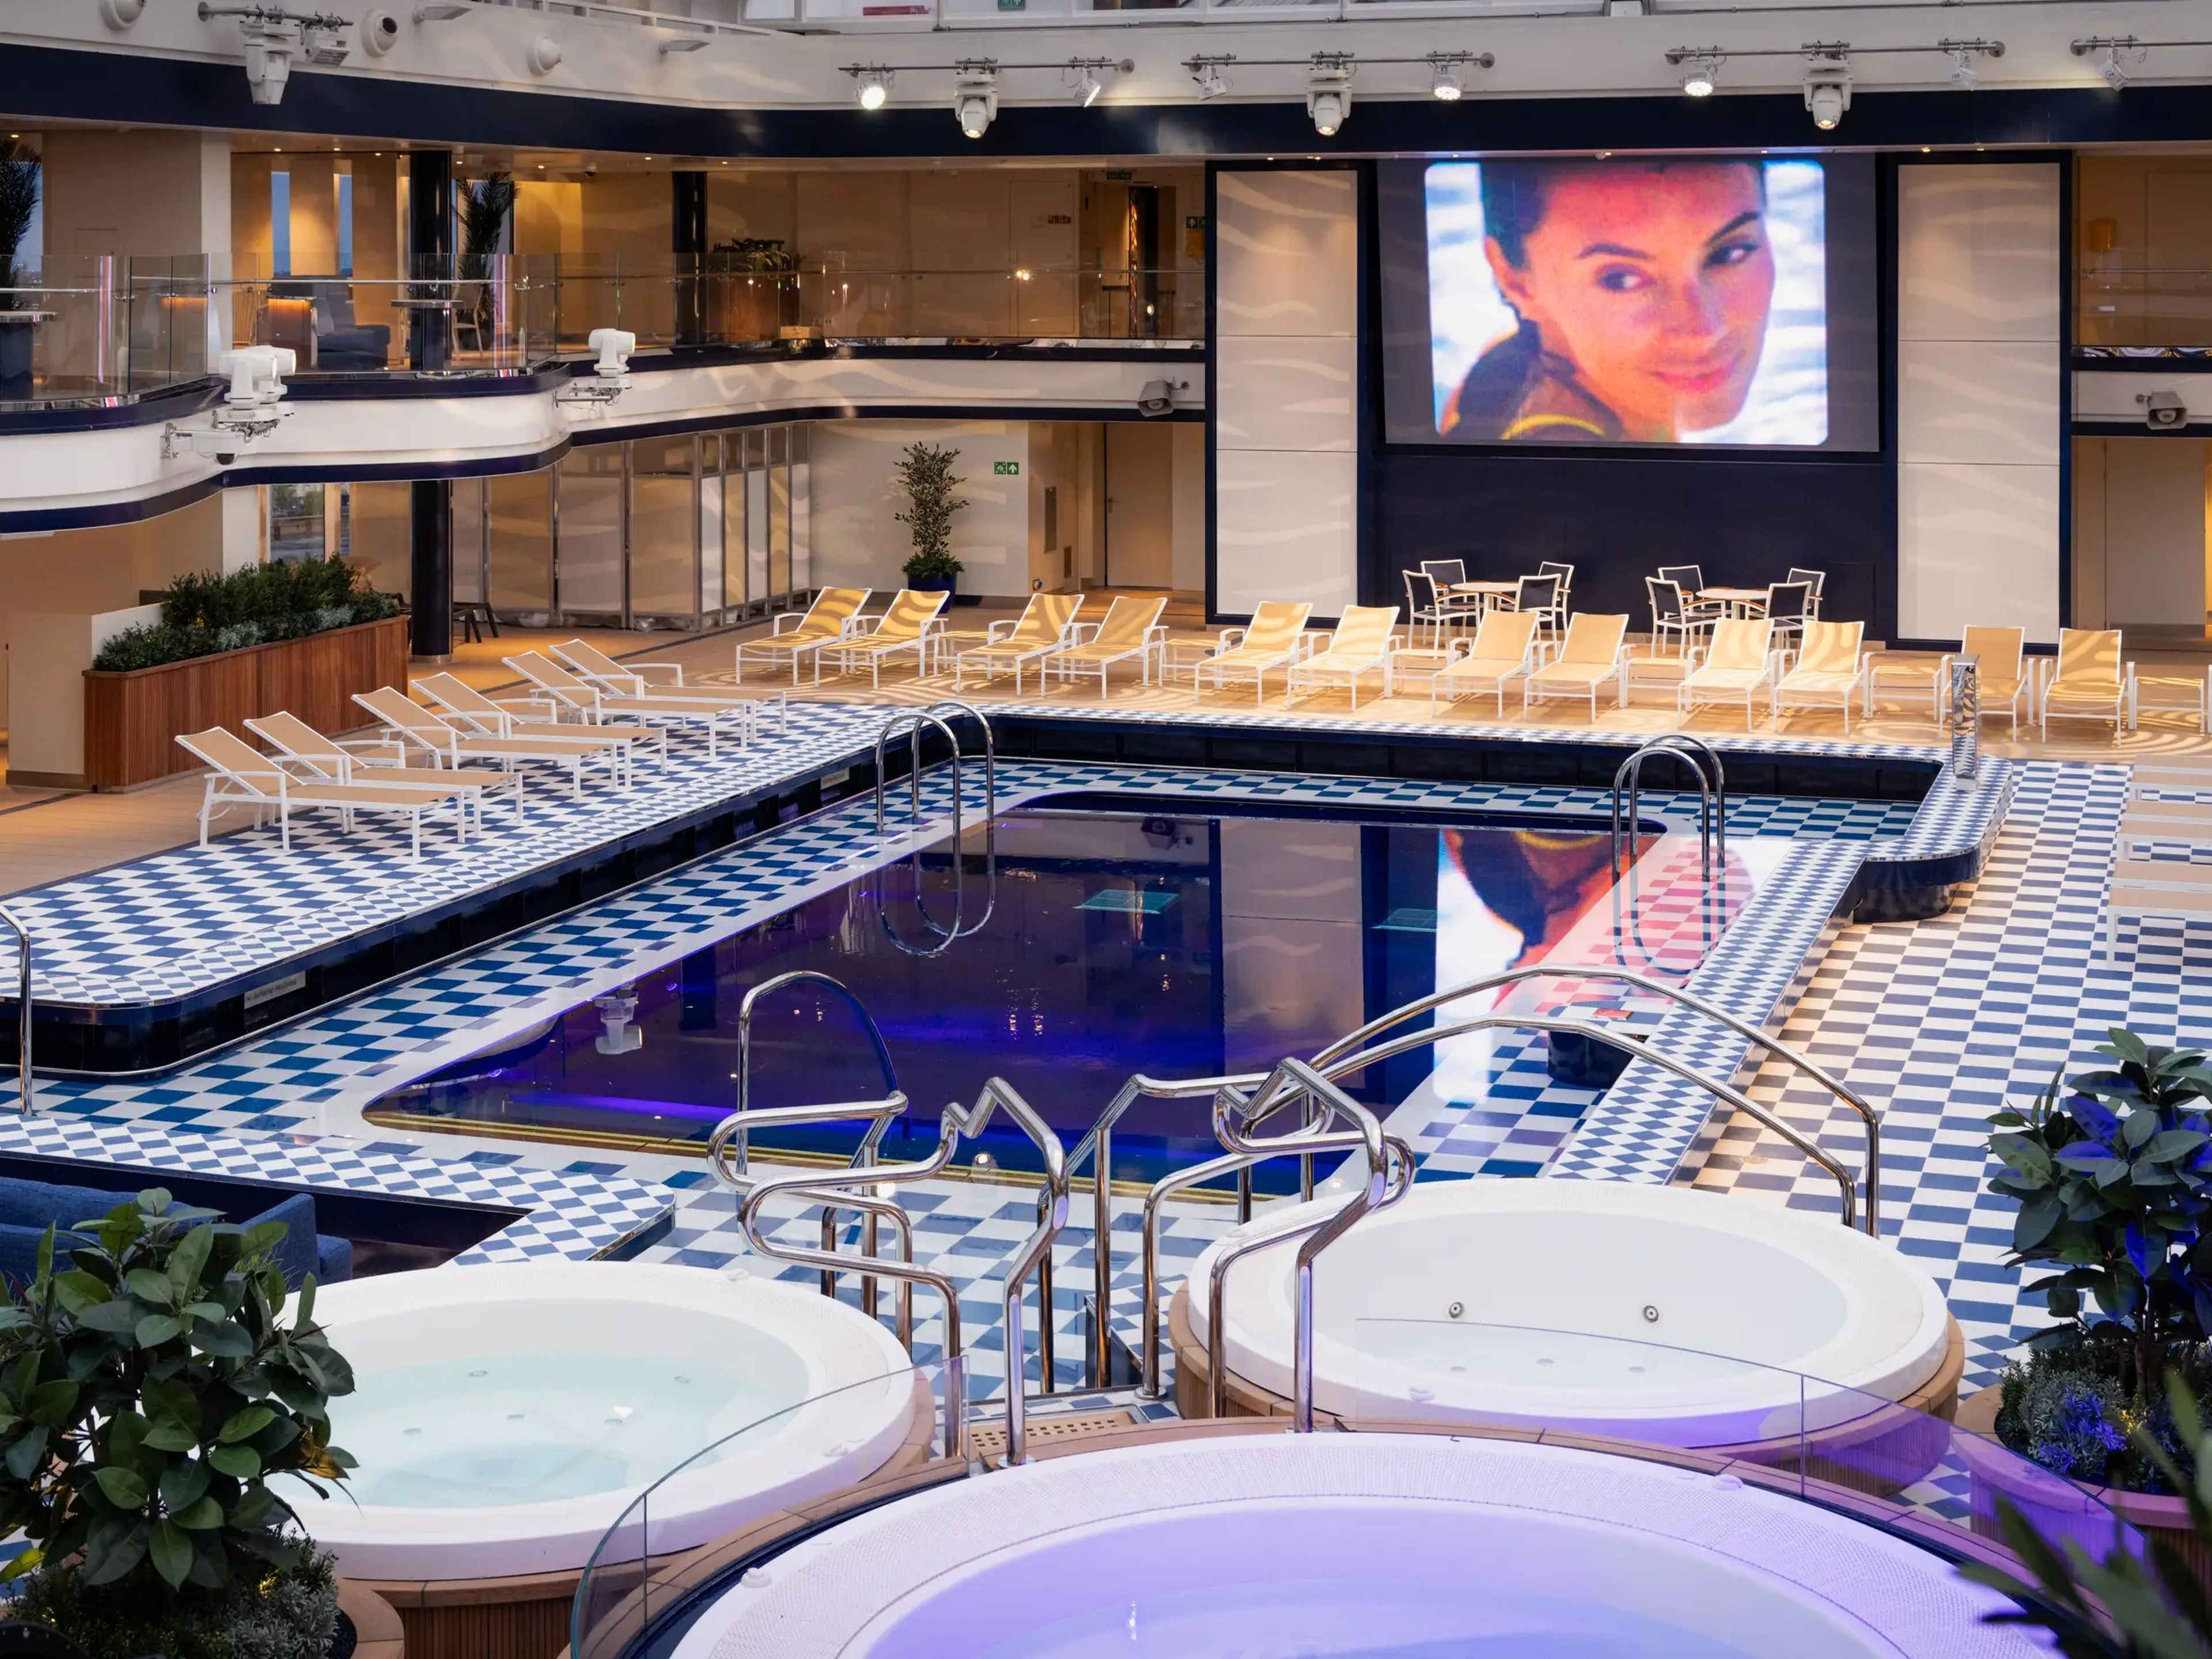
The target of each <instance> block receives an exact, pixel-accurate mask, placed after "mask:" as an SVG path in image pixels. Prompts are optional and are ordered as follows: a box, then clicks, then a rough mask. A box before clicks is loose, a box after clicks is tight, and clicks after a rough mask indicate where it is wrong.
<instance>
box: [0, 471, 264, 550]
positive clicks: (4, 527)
mask: <svg viewBox="0 0 2212 1659" xmlns="http://www.w3.org/2000/svg"><path fill="white" fill-rule="evenodd" d="M222 482H223V481H222V474H221V473H219V472H218V473H216V475H215V476H214V477H207V478H202V479H200V480H199V481H198V482H197V483H188V484H185V486H183V487H182V488H181V489H171V490H166V491H164V492H163V493H162V494H161V495H147V496H143V497H141V498H139V499H138V500H136V501H100V502H99V503H97V504H95V505H93V506H88V507H40V508H38V509H36V510H35V511H30V512H21V513H9V512H4V511H0V536H22V535H41V534H44V533H46V532H50V531H55V530H91V529H94V528H97V527H98V526H101V525H112V524H137V523H138V522H139V521H140V520H144V519H158V518H160V517H161V515H162V514H163V513H174V512H175V511H176V510H177V509H178V508H179V507H190V506H191V504H192V503H193V502H194V501H205V500H206V499H207V498H208V497H209V496H210V495H214V494H215V493H216V491H217V490H219V489H222Z"/></svg>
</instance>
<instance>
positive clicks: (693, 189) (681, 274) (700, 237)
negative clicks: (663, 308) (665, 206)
mask: <svg viewBox="0 0 2212 1659" xmlns="http://www.w3.org/2000/svg"><path fill="white" fill-rule="evenodd" d="M668 177H669V184H670V186H671V190H672V191H673V192H674V196H673V201H672V205H673V207H674V209H675V211H674V213H673V214H672V215H671V219H672V220H673V222H674V225H675V239H674V241H673V243H672V245H671V247H672V251H673V252H674V253H675V255H676V259H675V266H676V343H677V344H678V345H702V344H704V343H706V339H707V301H706V279H705V276H704V275H703V274H702V266H703V265H704V264H705V261H706V253H707V175H706V174H705V173H670V174H669V175H668Z"/></svg>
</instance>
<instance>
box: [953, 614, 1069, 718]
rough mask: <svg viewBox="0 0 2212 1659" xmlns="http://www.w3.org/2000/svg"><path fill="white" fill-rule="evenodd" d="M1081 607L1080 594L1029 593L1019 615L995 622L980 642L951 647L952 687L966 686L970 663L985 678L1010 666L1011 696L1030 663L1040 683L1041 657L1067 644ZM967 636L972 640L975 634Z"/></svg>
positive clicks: (964, 687) (991, 676)
mask: <svg viewBox="0 0 2212 1659" xmlns="http://www.w3.org/2000/svg"><path fill="white" fill-rule="evenodd" d="M1082 609H1083V596H1082V595H1081V594H1080V593H1032V594H1030V602H1029V603H1028V604H1027V605H1024V606H1023V607H1022V614H1021V616H1020V617H1018V618H1017V619H1016V620H1014V621H1012V622H1006V621H1003V620H1001V621H999V622H994V623H992V624H991V628H990V631H989V632H988V633H987V634H986V635H983V637H982V639H981V641H978V642H976V643H974V644H970V645H966V646H957V647H954V649H953V653H952V686H953V689H954V690H966V689H967V684H968V681H967V676H968V673H969V669H970V667H971V666H972V667H973V669H974V670H975V672H977V673H979V674H981V675H982V677H983V678H985V679H986V680H988V679H990V678H993V677H994V676H995V675H999V674H1003V673H1005V672H1006V670H1008V669H1009V668H1011V669H1012V670H1013V671H1014V695H1015V696H1020V695H1021V690H1022V671H1023V669H1024V668H1025V667H1026V666H1028V665H1030V663H1036V665H1037V684H1039V685H1042V684H1044V659H1046V658H1047V657H1048V656H1050V655H1051V654H1052V653H1054V652H1055V651H1057V650H1059V649H1060V647H1063V646H1065V645H1067V644H1069V643H1070V641H1069V638H1068V630H1069V629H1071V628H1072V627H1073V625H1074V623H1075V618H1076V616H1077V614H1078V613H1079V611H1081V610H1082ZM968 637H969V639H970V640H974V639H975V635H969V636H968Z"/></svg>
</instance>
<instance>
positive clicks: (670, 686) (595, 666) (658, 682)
mask: <svg viewBox="0 0 2212 1659" xmlns="http://www.w3.org/2000/svg"><path fill="white" fill-rule="evenodd" d="M553 654H554V655H555V656H556V657H558V658H559V659H561V660H562V662H565V663H567V664H568V666H569V667H571V668H573V669H574V670H575V671H577V672H578V673H579V674H581V675H582V676H583V677H584V678H586V679H591V680H599V681H602V682H604V683H605V684H606V686H607V688H608V690H613V691H621V692H626V693H627V694H629V696H634V697H642V696H649V695H650V694H652V693H653V692H655V691H669V690H681V689H683V686H684V665H683V664H682V663H680V662H617V660H616V659H614V658H612V657H610V656H609V655H607V653H605V652H604V651H602V650H600V649H599V647H598V646H596V645H593V644H592V642H591V641H589V640H564V641H562V642H561V643H560V644H559V645H556V646H555V647H553ZM647 669H651V670H652V671H653V672H652V673H647ZM654 675H659V678H657V679H656V678H654Z"/></svg>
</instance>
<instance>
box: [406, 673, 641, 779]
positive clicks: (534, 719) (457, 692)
mask: <svg viewBox="0 0 2212 1659" xmlns="http://www.w3.org/2000/svg"><path fill="white" fill-rule="evenodd" d="M407 684H408V689H409V690H412V691H419V692H421V693H422V695H423V696H426V697H428V698H429V699H430V701H431V702H434V703H435V704H436V705H437V707H438V709H439V711H440V714H439V718H440V720H441V721H442V723H443V724H445V725H446V726H449V727H451V728H452V729H453V730H455V731H459V732H473V733H476V734H477V735H479V736H483V737H492V738H512V737H518V736H525V737H532V738H553V739H554V740H555V742H556V744H560V745H564V747H562V748H561V749H560V750H558V752H560V753H563V754H568V753H583V752H588V746H589V745H590V744H592V743H594V742H595V743H596V744H598V745H599V746H600V747H603V748H616V749H629V750H632V751H633V752H636V753H643V754H649V755H651V756H652V757H653V760H654V761H655V763H658V764H659V765H660V766H663V767H665V766H666V765H667V764H668V733H667V732H665V731H663V730H662V729H661V728H660V727H659V726H599V725H594V724H592V723H591V722H589V721H586V720H562V718H561V709H560V708H559V706H558V705H557V704H555V703H551V702H546V701H544V700H543V699H540V698H537V697H531V698H523V699H515V698H505V699H502V698H494V697H488V696H485V695H484V694H483V692H481V691H479V690H477V689H476V687H474V686H473V685H471V684H469V683H468V682H467V681H466V680H465V679H463V678H460V677H459V675H458V674H448V673H445V672H443V671H441V672H439V673H435V674H425V675H424V676H423V677H422V678H421V679H419V680H410V681H408V683H407ZM575 745H586V748H577V747H575ZM518 758H534V757H518ZM624 764H625V766H627V764H628V763H627V762H625V763H624Z"/></svg>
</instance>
